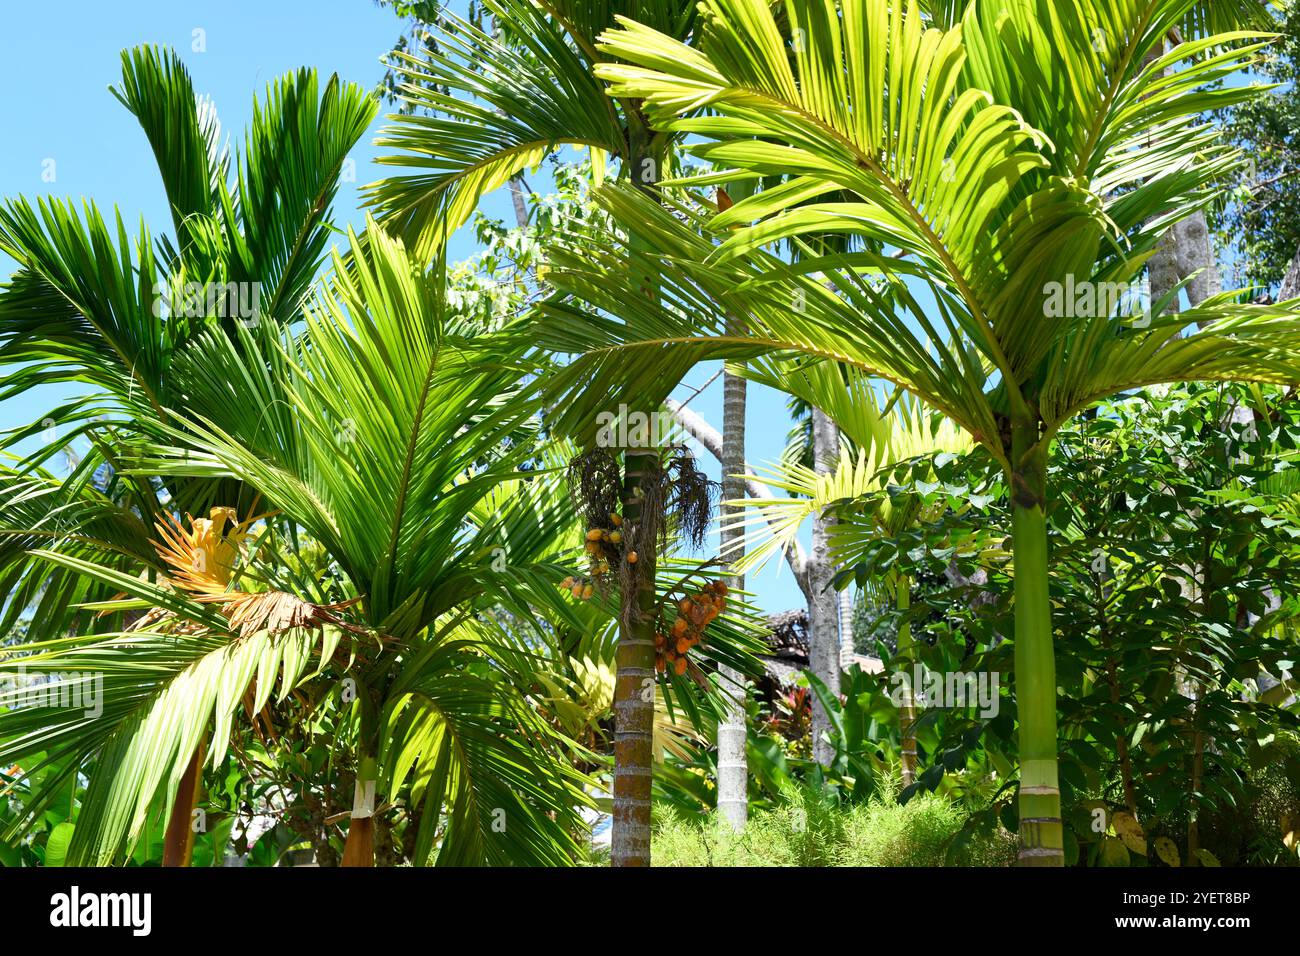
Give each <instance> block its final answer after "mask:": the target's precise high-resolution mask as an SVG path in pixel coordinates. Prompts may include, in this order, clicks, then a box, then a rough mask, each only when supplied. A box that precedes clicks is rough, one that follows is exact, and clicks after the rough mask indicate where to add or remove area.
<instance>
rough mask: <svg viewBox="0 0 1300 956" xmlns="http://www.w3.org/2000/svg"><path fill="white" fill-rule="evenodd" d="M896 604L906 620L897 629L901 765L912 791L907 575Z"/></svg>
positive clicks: (909, 594) (913, 714)
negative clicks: (899, 665)
mask: <svg viewBox="0 0 1300 956" xmlns="http://www.w3.org/2000/svg"><path fill="white" fill-rule="evenodd" d="M894 599H895V601H894V603H895V604H896V606H897V607H898V610H900V611H902V612H903V614H904V617H903V619H902V621H901V622H899V625H898V657H899V660H901V661H902V662H903V701H902V704H901V705H900V706H899V709H898V728H899V764H900V765H901V769H902V774H903V786H904V787H910V786H911V785H912V784H913V783H914V782H915V781H916V764H917V761H916V688H915V687H913V686H912V674H913V670H912V669H913V667H915V665H916V661H915V659H914V658H913V657H912V648H913V646H914V645H913V642H912V622H911V621H909V620H908V619H907V617H906V614H907V612H908V610H910V608H911V606H912V579H911V578H910V577H908V576H907V575H906V574H899V575H897V580H895V582H894Z"/></svg>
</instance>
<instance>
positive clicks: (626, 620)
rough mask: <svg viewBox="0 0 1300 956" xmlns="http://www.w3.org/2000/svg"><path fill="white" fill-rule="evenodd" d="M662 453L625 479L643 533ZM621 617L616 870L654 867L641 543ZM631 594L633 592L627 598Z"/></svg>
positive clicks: (626, 513)
mask: <svg viewBox="0 0 1300 956" xmlns="http://www.w3.org/2000/svg"><path fill="white" fill-rule="evenodd" d="M656 464H657V452H655V451H653V450H651V451H649V452H647V451H640V452H628V453H627V454H626V456H625V465H624V478H623V502H622V505H623V521H624V524H625V525H626V526H627V527H629V528H631V529H636V530H637V531H639V529H640V525H641V517H642V515H641V511H642V508H641V504H642V501H643V498H642V496H641V494H639V491H640V487H641V479H642V477H643V476H644V474H645V473H646V471H647V470H648V469H649V468H652V467H655V465H656ZM636 536H637V537H640V535H639V534H637V535H636ZM638 556H639V558H640V560H638V561H637V563H636V565H635V567H634V568H632V569H631V571H632V573H631V574H630V575H629V577H628V580H630V581H631V582H632V587H631V588H630V589H625V593H624V594H623V601H624V603H625V604H630V607H625V608H624V612H623V613H622V614H621V615H620V620H619V635H618V649H617V652H616V654H615V665H616V676H615V681H614V794H613V798H614V799H613V810H614V816H613V823H612V826H613V829H612V831H611V834H610V865H611V866H649V865H650V797H651V791H652V788H653V783H654V739H653V738H654V712H655V711H654V708H655V643H654V613H655V591H654V579H655V563H656V562H655V549H654V542H653V541H650V540H646V541H643V542H640V548H639V551H638ZM628 590H630V592H631V593H627V591H628Z"/></svg>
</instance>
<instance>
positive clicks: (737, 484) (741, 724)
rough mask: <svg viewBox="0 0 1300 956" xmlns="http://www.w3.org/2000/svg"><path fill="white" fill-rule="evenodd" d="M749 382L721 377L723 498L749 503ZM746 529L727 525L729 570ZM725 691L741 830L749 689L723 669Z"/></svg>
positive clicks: (739, 582)
mask: <svg viewBox="0 0 1300 956" xmlns="http://www.w3.org/2000/svg"><path fill="white" fill-rule="evenodd" d="M746 384H747V383H746V382H745V380H744V379H743V378H741V377H740V376H739V375H732V374H730V373H729V372H728V373H724V374H723V377H722V395H723V397H722V498H723V500H724V501H739V500H740V499H741V498H744V497H745V478H744V475H745V397H746ZM743 511H744V509H743V508H742V507H741V506H739V505H732V506H727V505H723V507H722V517H723V518H724V519H735V518H736V517H738V516H739V515H740V514H741V513H743ZM744 536H745V532H744V528H742V527H740V526H739V525H731V524H730V523H729V522H727V521H726V520H724V522H723V528H722V533H721V539H722V543H721V547H722V554H723V557H724V559H725V560H726V561H727V562H728V563H729V564H730V563H731V562H734V561H737V560H739V559H740V557H741V556H742V555H743V553H744V552H743V551H740V550H733V549H734V548H735V547H736V543H737V542H739V541H742V540H743V539H744ZM727 584H728V586H730V587H731V588H733V589H740V588H743V587H744V586H745V578H744V576H743V575H739V574H731V575H729V576H728V578H727ZM718 673H719V676H720V677H721V678H722V691H723V693H725V694H727V695H728V696H729V697H731V702H730V703H729V705H728V707H727V710H726V714H725V715H724V717H723V719H722V720H721V721H720V722H719V723H718V812H719V813H720V814H721V815H722V817H723V819H725V820H726V821H727V822H728V823H730V824H731V825H732V826H733V827H734V828H736V829H737V830H740V829H743V828H744V826H745V819H746V817H747V815H748V811H749V801H748V785H749V775H748V765H747V763H746V760H745V737H746V727H745V688H746V681H745V679H744V677H743V676H742V675H741V674H740V672H739V671H737V670H735V669H734V668H731V667H727V666H725V665H723V666H722V667H720V668H719V669H718Z"/></svg>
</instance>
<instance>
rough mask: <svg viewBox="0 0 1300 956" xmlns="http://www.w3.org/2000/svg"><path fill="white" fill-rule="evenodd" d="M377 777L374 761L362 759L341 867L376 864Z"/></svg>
mask: <svg viewBox="0 0 1300 956" xmlns="http://www.w3.org/2000/svg"><path fill="white" fill-rule="evenodd" d="M378 776H379V770H378V767H377V765H376V764H375V758H374V757H369V756H365V757H362V758H361V760H360V761H359V762H358V763H357V782H356V787H355V789H354V791H353V796H352V818H351V820H350V822H349V823H348V839H347V842H346V843H344V844H343V866H374V865H375V817H374V812H375V781H376V779H378Z"/></svg>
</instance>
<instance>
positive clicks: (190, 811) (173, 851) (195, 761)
mask: <svg viewBox="0 0 1300 956" xmlns="http://www.w3.org/2000/svg"><path fill="white" fill-rule="evenodd" d="M206 750H207V747H206V746H204V742H203V741H199V745H198V747H196V748H195V750H194V756H193V757H191V758H190V763H189V766H188V767H186V768H185V773H184V774H183V775H182V776H181V782H180V784H179V785H178V786H177V787H176V798H175V799H174V800H173V801H172V810H171V815H170V816H169V817H168V818H167V832H166V834H165V835H164V836H163V861H162V865H163V866H189V865H190V857H191V855H192V854H193V853H194V832H195V831H194V808H195V807H196V806H197V805H198V802H199V789H200V787H201V785H202V783H203V754H204V752H205V751H206Z"/></svg>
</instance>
